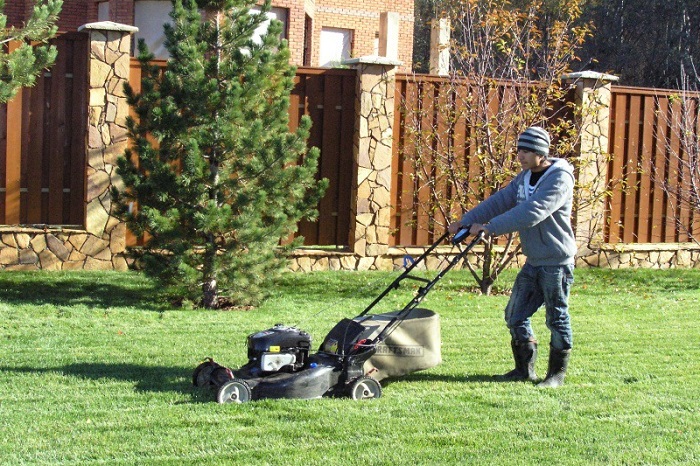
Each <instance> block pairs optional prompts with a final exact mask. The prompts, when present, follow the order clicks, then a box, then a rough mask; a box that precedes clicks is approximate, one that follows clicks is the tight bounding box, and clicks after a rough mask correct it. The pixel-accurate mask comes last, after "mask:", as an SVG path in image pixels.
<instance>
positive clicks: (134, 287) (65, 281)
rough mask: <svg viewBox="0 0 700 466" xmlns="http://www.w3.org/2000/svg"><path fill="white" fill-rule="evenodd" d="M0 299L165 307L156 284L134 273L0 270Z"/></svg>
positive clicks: (15, 302)
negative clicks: (9, 271) (7, 271)
mask: <svg viewBox="0 0 700 466" xmlns="http://www.w3.org/2000/svg"><path fill="white" fill-rule="evenodd" d="M0 296H2V298H1V300H2V301H3V302H5V303H8V304H11V305H16V306H20V305H46V304H49V305H54V306H77V305H84V306H87V307H90V308H92V307H97V308H109V307H136V308H139V309H143V310H149V311H160V312H162V311H164V310H166V309H168V308H169V307H168V305H167V304H166V302H165V300H164V299H163V298H161V297H160V291H159V289H158V288H157V286H156V285H155V284H154V283H153V282H152V281H150V280H148V279H147V278H146V277H144V276H143V275H139V274H136V273H123V272H122V273H116V272H112V273H88V272H74V273H62V272H53V273H45V272H32V273H22V272H13V273H4V274H0Z"/></svg>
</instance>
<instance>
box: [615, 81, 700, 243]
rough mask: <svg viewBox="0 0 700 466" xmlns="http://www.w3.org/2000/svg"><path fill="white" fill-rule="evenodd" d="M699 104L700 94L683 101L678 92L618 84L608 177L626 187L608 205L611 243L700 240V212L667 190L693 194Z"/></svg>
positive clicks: (616, 191) (699, 124) (698, 130)
mask: <svg viewBox="0 0 700 466" xmlns="http://www.w3.org/2000/svg"><path fill="white" fill-rule="evenodd" d="M684 102H685V105H684ZM699 102H700V96H699V95H693V96H690V98H688V97H687V96H686V98H684V99H680V98H679V96H678V94H677V91H669V90H659V89H641V88H634V87H622V86H612V106H611V107H612V108H611V111H610V114H611V122H610V147H609V149H608V150H609V152H610V153H611V154H612V155H613V157H612V158H611V161H610V164H609V167H608V177H609V178H612V179H616V180H623V181H624V186H623V187H624V189H615V190H614V191H613V194H612V197H611V198H610V200H609V202H608V204H607V209H606V210H607V212H606V213H607V215H606V220H607V222H606V225H605V241H606V242H607V243H675V242H686V241H689V236H688V232H693V236H695V237H696V238H698V237H700V211H698V210H693V209H691V208H689V206H688V204H684V203H678V202H676V201H675V200H674V199H673V197H672V196H668V195H667V192H666V190H665V189H664V184H666V183H667V184H668V186H670V187H671V189H675V188H676V187H680V188H681V189H682V190H683V191H684V192H690V190H691V189H692V186H691V181H690V179H691V176H690V175H691V173H689V171H688V166H693V165H694V166H695V171H696V173H695V176H696V181H697V175H698V173H697V170H698V168H697V167H698V159H697V157H698V142H697V141H698V135H699V134H700V118H699V116H700V105H699ZM684 124H685V125H686V127H685V129H686V130H687V131H685V130H683V127H682V125H684ZM684 138H687V139H686V140H685V141H684ZM688 142H689V144H686V143H688ZM693 157H694V158H695V159H694V163H693V162H692V158H693ZM686 164H689V165H686ZM697 188H698V187H697V186H696V187H695V188H694V189H697Z"/></svg>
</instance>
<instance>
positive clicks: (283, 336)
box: [246, 324, 311, 373]
mask: <svg viewBox="0 0 700 466" xmlns="http://www.w3.org/2000/svg"><path fill="white" fill-rule="evenodd" d="M310 348H311V335H309V334H308V333H307V332H304V331H303V330H299V329H298V328H295V327H287V326H285V325H282V324H277V325H275V326H274V327H272V328H269V329H267V330H263V331H261V332H257V333H253V334H251V335H249V336H248V364H247V365H246V366H248V367H255V368H257V369H259V370H260V371H261V372H266V373H271V372H296V371H298V370H300V369H302V368H303V367H304V365H305V364H306V361H307V360H308V358H309V349H310Z"/></svg>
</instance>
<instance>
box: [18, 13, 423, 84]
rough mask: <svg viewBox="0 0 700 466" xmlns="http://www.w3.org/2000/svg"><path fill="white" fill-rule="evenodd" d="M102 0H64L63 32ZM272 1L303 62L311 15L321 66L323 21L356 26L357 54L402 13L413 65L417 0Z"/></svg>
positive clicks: (402, 37)
mask: <svg viewBox="0 0 700 466" xmlns="http://www.w3.org/2000/svg"><path fill="white" fill-rule="evenodd" d="M106 1H108V2H109V12H110V15H109V16H110V17H109V20H110V21H114V22H117V23H123V24H129V25H132V24H134V0H106ZM98 3H99V0H64V2H63V11H62V12H61V15H60V18H59V22H58V26H59V30H60V31H61V32H69V31H75V30H77V28H78V26H81V25H83V24H86V23H90V22H94V21H97V4H98ZM32 4H33V0H12V1H9V2H6V6H5V14H6V15H7V17H8V24H9V25H14V26H19V25H21V24H22V22H23V21H25V20H26V19H27V17H28V16H29V12H30V11H31V5H32ZM272 5H273V6H275V7H278V8H286V9H287V10H288V11H289V16H288V18H289V29H288V31H287V34H288V36H287V37H288V38H289V48H290V52H291V61H292V63H294V64H295V65H302V64H303V57H304V24H305V17H306V15H309V16H310V17H311V18H312V19H313V20H312V29H311V37H310V42H311V50H310V58H311V66H318V64H319V63H318V60H319V39H320V36H321V28H322V27H334V28H342V29H351V30H352V31H353V44H352V52H351V53H352V56H353V57H361V56H365V55H373V54H375V42H376V41H375V38H376V37H377V34H378V32H379V14H380V13H382V12H396V13H398V14H399V18H400V25H399V57H398V58H399V60H401V61H402V62H404V66H403V67H402V68H400V71H410V70H411V66H412V55H413V0H389V1H385V2H377V1H373V0H273V2H272Z"/></svg>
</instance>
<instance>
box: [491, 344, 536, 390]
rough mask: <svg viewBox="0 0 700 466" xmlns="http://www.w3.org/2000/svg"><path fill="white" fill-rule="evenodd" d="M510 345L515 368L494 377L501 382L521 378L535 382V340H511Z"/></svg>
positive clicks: (519, 379)
mask: <svg viewBox="0 0 700 466" xmlns="http://www.w3.org/2000/svg"><path fill="white" fill-rule="evenodd" d="M510 347H511V350H512V351H513V359H514V360H515V369H513V370H512V371H510V372H507V373H505V374H503V375H498V376H496V379H497V380H499V381H502V382H514V381H521V380H522V381H524V380H529V381H530V382H535V381H536V380H537V375H536V374H535V362H536V361H537V342H536V341H517V340H511V342H510Z"/></svg>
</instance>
